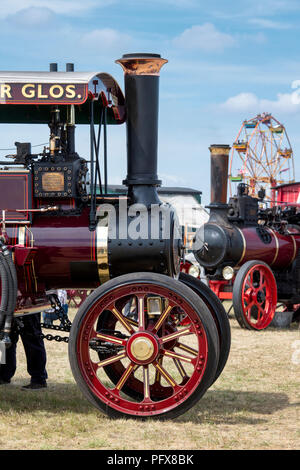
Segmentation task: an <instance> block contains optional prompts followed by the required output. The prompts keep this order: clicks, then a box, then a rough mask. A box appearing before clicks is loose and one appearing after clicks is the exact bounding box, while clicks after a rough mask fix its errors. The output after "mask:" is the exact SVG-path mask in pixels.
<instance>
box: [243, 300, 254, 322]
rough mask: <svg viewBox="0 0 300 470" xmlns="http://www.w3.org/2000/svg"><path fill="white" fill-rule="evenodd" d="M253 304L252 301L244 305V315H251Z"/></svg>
mask: <svg viewBox="0 0 300 470" xmlns="http://www.w3.org/2000/svg"><path fill="white" fill-rule="evenodd" d="M253 305H254V301H252V302H250V304H248V305H247V306H246V307H245V314H246V316H247V317H248V318H249V319H250V317H251V309H252V307H253Z"/></svg>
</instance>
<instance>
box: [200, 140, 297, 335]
mask: <svg viewBox="0 0 300 470" xmlns="http://www.w3.org/2000/svg"><path fill="white" fill-rule="evenodd" d="M210 150H211V204H210V206H209V207H210V218H209V221H208V222H207V223H206V224H204V226H202V227H201V229H199V231H198V232H197V234H196V237H195V256H196V258H197V260H198V262H199V263H200V264H201V265H202V266H203V267H204V268H205V272H206V275H207V276H208V278H209V280H210V285H211V287H214V286H215V285H217V286H219V287H220V286H222V284H223V286H222V288H223V289H224V286H225V289H226V287H227V289H228V294H229V295H228V296H230V292H229V291H230V289H231V290H232V301H233V308H234V313H235V316H236V318H237V320H238V322H239V324H240V325H241V326H242V327H245V328H248V329H254V330H261V329H264V328H266V327H267V326H268V325H269V324H270V323H271V321H272V319H273V317H274V314H275V310H276V305H277V302H280V303H282V304H283V305H284V308H285V310H286V312H288V311H293V310H295V308H294V306H295V305H297V304H299V303H300V270H299V268H300V255H299V248H300V213H299V209H298V207H297V205H295V206H290V205H281V206H275V207H272V208H263V209H261V208H260V207H259V206H260V205H261V206H263V205H262V204H260V203H262V201H263V198H264V191H261V192H260V193H259V194H258V196H259V197H260V200H259V199H258V198H254V197H251V196H249V195H248V187H247V185H245V184H239V185H238V194H237V195H236V196H234V197H231V198H230V199H229V201H228V203H227V174H228V154H229V150H230V148H229V146H223V145H213V146H211V147H210ZM230 285H231V287H230ZM232 285H233V287H232ZM224 294H226V292H223V297H224V298H225V296H224ZM297 317H298V312H297V311H296V312H295V313H294V318H295V319H296V318H297Z"/></svg>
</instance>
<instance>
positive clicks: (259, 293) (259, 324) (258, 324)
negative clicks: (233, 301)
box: [241, 264, 277, 330]
mask: <svg viewBox="0 0 300 470" xmlns="http://www.w3.org/2000/svg"><path fill="white" fill-rule="evenodd" d="M241 301H242V310H243V316H244V318H245V321H246V322H247V324H248V325H250V326H251V328H254V329H257V330H263V329H264V328H266V327H267V326H269V324H270V323H271V321H272V320H273V317H274V314H275V310H276V305H277V286H276V281H275V279H274V276H273V274H272V272H271V271H270V269H269V268H268V267H267V266H264V265H261V264H257V265H255V266H253V267H252V268H251V269H249V271H248V272H247V274H246V276H245V278H244V281H243V285H242V298H241Z"/></svg>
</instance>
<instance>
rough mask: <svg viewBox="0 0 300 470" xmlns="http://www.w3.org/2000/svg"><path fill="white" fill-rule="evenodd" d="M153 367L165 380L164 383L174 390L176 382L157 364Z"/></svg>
mask: <svg viewBox="0 0 300 470" xmlns="http://www.w3.org/2000/svg"><path fill="white" fill-rule="evenodd" d="M153 365H154V367H155V368H156V369H157V370H158V371H159V372H160V374H161V375H162V377H164V379H166V381H167V382H168V383H169V384H170V385H171V387H173V388H175V387H176V385H177V384H176V382H175V380H174V379H173V378H172V377H171V376H170V374H169V373H168V372H167V371H166V369H164V368H163V367H162V366H161V365H160V364H158V362H154V363H153Z"/></svg>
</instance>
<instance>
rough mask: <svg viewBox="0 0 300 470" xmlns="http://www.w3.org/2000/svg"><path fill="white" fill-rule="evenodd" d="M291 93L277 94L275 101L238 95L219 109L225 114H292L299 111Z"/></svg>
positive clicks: (251, 94)
mask: <svg viewBox="0 0 300 470" xmlns="http://www.w3.org/2000/svg"><path fill="white" fill-rule="evenodd" d="M295 98H296V95H295V92H293V93H278V94H277V99H276V100H268V99H264V98H258V97H257V96H256V95H255V94H254V93H245V92H244V93H239V94H238V95H235V96H232V97H231V98H228V99H227V100H226V101H225V103H222V104H220V105H219V108H220V109H221V110H223V111H226V112H255V113H261V112H271V113H274V112H275V113H282V114H294V113H297V112H299V111H300V104H299V103H300V101H299V100H298V101H297V99H295Z"/></svg>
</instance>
